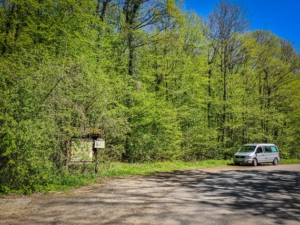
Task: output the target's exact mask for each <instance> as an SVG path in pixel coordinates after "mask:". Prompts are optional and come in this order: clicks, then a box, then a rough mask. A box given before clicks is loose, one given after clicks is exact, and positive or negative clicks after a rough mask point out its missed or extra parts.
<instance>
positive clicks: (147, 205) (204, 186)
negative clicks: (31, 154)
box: [0, 165, 300, 225]
mask: <svg viewBox="0 0 300 225" xmlns="http://www.w3.org/2000/svg"><path fill="white" fill-rule="evenodd" d="M299 171H300V165H279V166H277V167H274V166H260V167H256V168H254V167H235V166H226V167H220V168H213V169H195V170H187V171H175V172H173V173H160V174H158V175H155V176H144V177H140V176H136V177H129V178H122V179H110V180H105V181H104V182H103V183H100V184H94V185H90V186H86V187H82V188H79V189H76V190H74V191H71V192H70V193H68V194H61V193H54V194H50V195H43V194H34V195H31V196H7V197H4V198H0V224H25V225H27V224H162V223H163V224H195V222H196V221H199V219H200V218H201V220H203V223H197V224H219V223H216V222H217V221H215V219H219V220H220V221H223V222H224V218H222V217H224V215H225V214H228V215H231V216H232V219H230V218H231V217H230V216H229V217H226V218H227V220H228V224H235V223H234V221H238V222H239V223H240V220H239V218H237V215H236V214H235V210H236V209H239V208H241V207H245V206H243V204H245V202H244V201H242V202H241V200H239V199H240V198H237V196H239V193H237V192H236V191H238V189H237V188H249V184H250V186H251V185H253V187H251V188H253V189H251V190H250V192H251V196H249V197H251V198H252V197H253V196H255V195H261V194H262V192H264V191H265V190H264V189H262V190H260V191H259V192H258V191H257V190H256V188H257V187H256V186H255V185H257V184H255V182H252V181H253V180H254V179H253V178H256V177H260V178H259V179H263V180H259V182H260V183H261V182H262V181H263V182H265V181H264V179H265V178H264V177H270V176H272V177H276V179H278V180H276V183H275V181H274V183H265V184H264V187H265V186H270V187H274V188H275V189H276V192H280V193H281V195H282V198H283V199H282V200H280V199H277V200H276V201H275V200H274V201H273V200H272V199H271V200H270V199H268V198H267V201H271V202H270V204H275V206H277V204H278V206H279V204H282V203H285V202H286V201H285V200H284V199H292V200H291V202H290V205H291V207H290V210H291V212H290V214H289V213H287V211H286V212H285V213H286V215H289V216H290V217H291V218H290V219H287V223H285V222H283V223H281V224H294V222H295V224H299V223H300V220H297V218H300V215H299V212H300V205H299V204H298V205H297V202H299V200H300V191H299V190H300V189H299V188H298V187H299ZM253 174H256V175H253ZM249 176H252V180H251V182H250V183H249V184H245V185H246V186H244V184H241V183H242V182H241V181H243V182H244V183H245V178H247V177H249ZM277 176H278V177H277ZM281 176H282V177H281ZM289 176H290V178H293V183H286V182H285V183H286V184H288V185H289V186H284V185H283V186H282V185H281V184H280V185H279V184H277V183H278V182H277V181H280V182H282V181H284V179H286V178H284V177H289ZM248 179H249V178H248ZM274 179H275V178H274ZM295 179H296V180H295ZM212 181H213V183H211V182H212ZM217 181H218V182H217ZM209 182H210V183H209ZM231 182H233V183H234V182H237V183H236V184H235V185H231ZM208 183H209V185H208ZM237 184H238V185H240V186H238V185H237ZM218 185H220V186H221V187H220V188H213V187H215V186H218ZM224 185H225V186H226V187H228V188H229V189H228V190H231V192H230V193H227V192H228V190H225V189H224V190H223V189H222V186H224ZM241 185H242V186H241ZM274 185H275V186H274ZM295 185H298V186H297V188H298V189H294V188H293V187H292V186H295ZM281 186H282V189H281ZM283 188H284V189H288V190H289V192H290V193H287V190H284V192H283ZM289 188H290V189H289ZM220 190H221V191H220ZM208 191H209V195H207V193H208ZM246 194H247V193H246ZM274 194H275V193H274ZM284 194H285V196H284ZM236 195H237V196H236ZM212 196H213V197H212ZM224 196H225V197H224ZM260 198H261V197H260ZM280 198H281V197H280ZM215 199H221V200H222V202H223V203H222V207H221V208H220V205H219V202H216V203H214V204H211V203H212V202H213V201H215ZM253 199H257V198H253ZM258 199H259V198H258ZM293 199H294V200H293ZM252 201H253V200H252ZM256 201H258V200H256ZM225 203H226V204H225ZM258 203H259V202H257V204H258ZM234 204H236V205H234ZM239 204H241V205H240V206H239ZM260 204H261V203H260ZM214 207H217V209H215V208H214ZM268 207H269V206H268ZM293 208H296V209H295V210H297V211H295V212H294V211H293ZM286 209H289V206H286ZM210 210H211V211H210ZM245 210H246V211H247V215H248V216H249V218H248V220H249V221H250V223H249V224H251V223H252V222H257V221H256V220H257V219H259V220H260V221H261V218H260V217H257V216H256V217H255V218H254V217H251V215H255V213H257V212H256V211H255V210H256V209H253V208H251V207H250V208H249V207H245ZM200 211H201V212H202V215H201V217H199V215H200V214H199V212H200ZM211 212H218V213H215V215H214V218H213V217H212V218H210V216H212V214H211ZM275 212H276V210H275ZM222 213H223V214H222ZM239 213H241V214H239V215H240V216H241V218H244V220H245V221H247V217H245V215H243V213H242V212H239ZM251 213H252V214H251ZM270 213H271V212H270ZM276 213H277V215H278V216H280V215H281V214H280V213H279V212H278V211H277V212H276ZM271 214H272V213H271ZM222 215H223V216H222ZM298 215H299V217H297V216H298ZM218 216H219V217H218ZM243 216H244V217H243ZM272 216H276V215H271V216H270V218H269V219H270V221H269V222H270V223H268V222H265V223H264V224H272V223H273V224H274V221H273V219H272ZM254 219H255V220H254ZM278 219H282V218H281V217H279V218H277V220H278ZM282 221H285V220H282ZM210 222H211V223H210ZM239 223H236V224H239ZM222 224H226V223H222Z"/></svg>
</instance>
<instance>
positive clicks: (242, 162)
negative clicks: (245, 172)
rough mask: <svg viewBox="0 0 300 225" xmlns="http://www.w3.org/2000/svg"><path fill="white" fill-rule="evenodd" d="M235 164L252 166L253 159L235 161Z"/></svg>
mask: <svg viewBox="0 0 300 225" xmlns="http://www.w3.org/2000/svg"><path fill="white" fill-rule="evenodd" d="M233 161H234V163H240V164H252V162H253V159H234V160H233Z"/></svg>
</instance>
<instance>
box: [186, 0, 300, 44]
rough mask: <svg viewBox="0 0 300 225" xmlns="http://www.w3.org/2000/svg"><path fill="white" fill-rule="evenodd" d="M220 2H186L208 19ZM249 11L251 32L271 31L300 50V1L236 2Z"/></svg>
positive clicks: (255, 0)
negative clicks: (259, 30)
mask: <svg viewBox="0 0 300 225" xmlns="http://www.w3.org/2000/svg"><path fill="white" fill-rule="evenodd" d="M218 2H219V0H185V6H186V9H188V10H190V9H192V10H194V11H196V13H197V14H198V15H201V16H203V17H206V16H207V15H208V14H209V13H210V12H211V11H212V10H213V8H214V7H215V6H216V5H217V3H218ZM230 2H237V3H239V4H241V5H243V7H244V8H245V9H246V10H247V11H248V19H249V21H250V22H251V30H256V29H262V30H270V31H271V32H272V33H274V34H276V35H277V36H278V37H281V38H285V39H288V40H290V42H291V43H292V44H293V45H294V46H295V48H296V49H300V0H236V1H230Z"/></svg>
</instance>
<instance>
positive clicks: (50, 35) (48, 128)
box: [0, 0, 300, 189]
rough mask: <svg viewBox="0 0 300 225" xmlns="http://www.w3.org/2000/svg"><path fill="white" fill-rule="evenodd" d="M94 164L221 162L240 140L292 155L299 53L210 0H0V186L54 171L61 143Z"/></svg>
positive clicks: (234, 8)
mask: <svg viewBox="0 0 300 225" xmlns="http://www.w3.org/2000/svg"><path fill="white" fill-rule="evenodd" d="M88 128H96V129H101V130H102V131H103V134H102V136H101V138H103V139H104V140H105V149H104V150H103V157H102V158H101V160H107V161H119V162H127V163H135V162H139V163H140V162H149V161H151V162H159V161H172V160H182V161H195V160H205V159H230V158H231V157H232V155H233V153H234V152H235V151H236V150H237V148H238V147H239V146H240V145H242V144H244V143H252V142H270V143H275V144H276V145H277V146H278V147H279V149H280V151H281V157H282V158H298V159H299V158H300V138H299V137H300V52H299V50H296V49H295V47H294V46H293V45H292V44H291V43H290V41H289V40H286V39H282V38H280V37H278V36H276V35H275V34H273V33H271V32H270V31H266V30H254V31H253V30H250V22H249V20H248V18H247V11H246V9H244V8H243V7H241V6H239V5H237V4H235V3H231V2H230V1H227V0H221V1H220V2H219V3H218V4H217V5H216V7H215V8H214V9H213V11H212V12H211V13H210V15H209V16H208V17H207V18H202V17H200V16H198V15H197V14H196V13H195V12H193V11H188V10H186V9H185V7H184V1H182V0H181V1H179V0H2V1H0V184H1V187H2V188H6V189H18V188H20V187H29V188H32V186H33V185H45V184H47V183H48V182H50V181H51V179H55V177H56V176H63V175H64V174H65V170H66V168H65V162H66V160H67V159H66V158H67V157H68V156H67V154H66V151H67V148H68V145H67V144H66V143H68V141H70V140H71V139H72V138H76V137H81V136H83V135H85V134H84V131H85V130H86V129H88Z"/></svg>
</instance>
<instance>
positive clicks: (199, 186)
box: [156, 168, 300, 224]
mask: <svg viewBox="0 0 300 225" xmlns="http://www.w3.org/2000/svg"><path fill="white" fill-rule="evenodd" d="M274 169H275V168H274ZM157 178H159V179H161V181H162V182H166V181H169V182H170V181H171V182H174V183H177V184H180V185H181V186H184V187H185V188H187V189H190V192H191V193H192V195H193V198H194V199H197V202H198V204H202V205H204V206H207V207H215V208H216V209H218V208H219V209H221V208H226V209H230V210H232V211H235V212H238V211H243V212H247V214H248V215H249V214H250V215H252V216H263V217H265V218H269V219H271V220H273V221H274V223H276V224H285V222H286V221H292V222H293V221H294V222H299V224H300V172H297V171H282V170H274V171H265V170H259V169H257V168H256V169H255V170H254V169H253V170H251V169H250V170H232V171H224V172H222V173H216V174H214V173H204V172H203V171H200V170H199V171H197V170H196V171H175V172H174V173H170V174H168V173H166V174H160V175H158V176H157V177H156V179H157Z"/></svg>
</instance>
